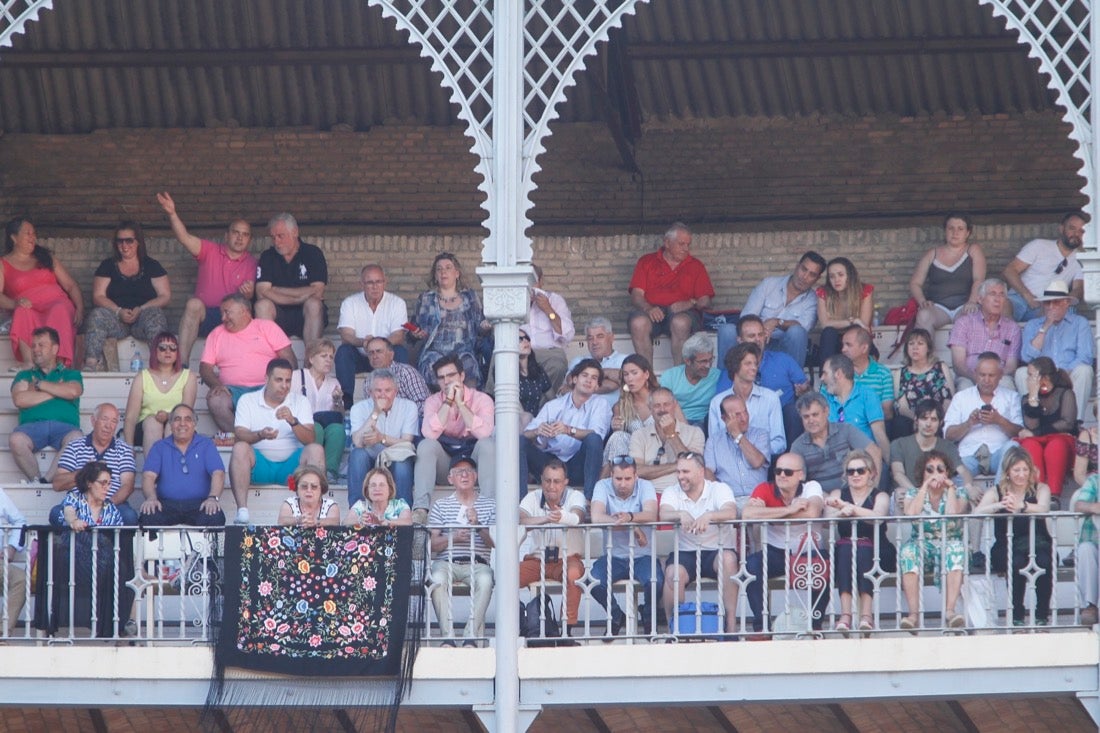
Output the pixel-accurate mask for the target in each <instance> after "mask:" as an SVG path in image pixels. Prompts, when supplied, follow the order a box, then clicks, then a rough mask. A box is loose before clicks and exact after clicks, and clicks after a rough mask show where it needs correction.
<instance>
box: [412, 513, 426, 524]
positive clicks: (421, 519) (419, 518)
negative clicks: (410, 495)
mask: <svg viewBox="0 0 1100 733" xmlns="http://www.w3.org/2000/svg"><path fill="white" fill-rule="evenodd" d="M427 523H428V510H427V509H413V524H427Z"/></svg>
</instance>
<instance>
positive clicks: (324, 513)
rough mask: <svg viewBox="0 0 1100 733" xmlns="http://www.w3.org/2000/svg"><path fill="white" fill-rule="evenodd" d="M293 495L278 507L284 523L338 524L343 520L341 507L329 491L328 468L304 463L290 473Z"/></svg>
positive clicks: (299, 524)
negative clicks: (341, 518)
mask: <svg viewBox="0 0 1100 733" xmlns="http://www.w3.org/2000/svg"><path fill="white" fill-rule="evenodd" d="M291 478H292V479H293V482H292V484H291V486H292V490H293V491H294V496H291V497H290V498H288V499H287V500H286V501H284V502H283V505H282V506H281V507H280V508H279V524H280V525H282V526H284V527H335V526H336V525H338V524H340V507H338V506H336V502H335V501H333V500H332V498H331V497H330V496H329V495H328V479H327V478H326V477H325V471H324V469H322V468H317V467H316V466H302V467H301V468H299V469H298V470H297V471H295V472H294V475H293V476H291Z"/></svg>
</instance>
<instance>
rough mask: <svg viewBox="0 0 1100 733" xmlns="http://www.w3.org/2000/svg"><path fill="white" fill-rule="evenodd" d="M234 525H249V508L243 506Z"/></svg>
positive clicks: (238, 511)
mask: <svg viewBox="0 0 1100 733" xmlns="http://www.w3.org/2000/svg"><path fill="white" fill-rule="evenodd" d="M233 523H234V524H248V507H246V506H242V507H241V508H239V509H238V510H237V518H236V519H234V520H233Z"/></svg>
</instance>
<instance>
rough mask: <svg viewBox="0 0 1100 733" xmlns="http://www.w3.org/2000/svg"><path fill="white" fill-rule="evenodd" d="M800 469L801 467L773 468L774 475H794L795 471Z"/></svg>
mask: <svg viewBox="0 0 1100 733" xmlns="http://www.w3.org/2000/svg"><path fill="white" fill-rule="evenodd" d="M801 470H802V469H801V468H778V467H777V468H776V469H775V475H776V476H794V475H795V474H796V473H798V472H799V471H801Z"/></svg>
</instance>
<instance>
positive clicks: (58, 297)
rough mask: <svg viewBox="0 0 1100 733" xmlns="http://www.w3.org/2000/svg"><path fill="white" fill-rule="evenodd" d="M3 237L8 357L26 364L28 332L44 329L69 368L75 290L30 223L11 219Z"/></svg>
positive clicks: (78, 307) (1, 280)
mask: <svg viewBox="0 0 1100 733" xmlns="http://www.w3.org/2000/svg"><path fill="white" fill-rule="evenodd" d="M4 234H5V236H4V244H5V247H4V256H3V257H2V258H0V259H2V260H3V269H2V270H0V293H3V295H0V308H10V309H11V310H12V316H11V349H12V353H13V354H14V355H15V358H16V359H17V360H19V361H20V362H22V363H23V364H30V363H31V334H32V333H33V332H34V330H35V329H36V328H40V327H42V326H49V327H50V328H52V329H54V330H55V331H57V335H58V336H59V337H60V338H61V349H60V350H59V351H58V354H57V357H58V359H60V360H61V361H62V362H64V363H65V364H72V361H73V342H74V340H75V337H76V327H77V325H79V324H80V322H81V321H82V320H83V318H84V299H83V298H82V297H81V295H80V287H79V286H78V285H77V284H76V281H75V280H73V278H72V276H71V275H69V272H68V270H66V269H65V267H64V266H63V265H62V264H61V263H60V262H58V261H57V260H56V259H54V257H53V255H52V254H51V253H50V251H49V250H48V249H46V248H45V247H42V246H40V245H39V244H38V236H37V234H36V232H35V230H34V223H33V222H31V220H30V219H28V218H27V217H25V216H20V217H16V218H15V219H12V220H11V221H9V222H8V225H7V226H6V227H5V228H4Z"/></svg>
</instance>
